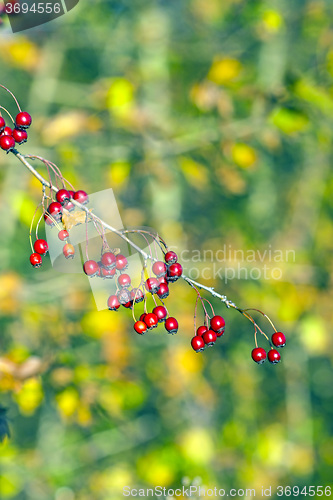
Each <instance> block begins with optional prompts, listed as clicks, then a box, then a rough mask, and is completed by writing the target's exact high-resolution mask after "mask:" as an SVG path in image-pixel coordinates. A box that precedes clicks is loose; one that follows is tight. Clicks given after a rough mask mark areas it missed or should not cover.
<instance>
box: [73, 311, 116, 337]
mask: <svg viewBox="0 0 333 500" xmlns="http://www.w3.org/2000/svg"><path fill="white" fill-rule="evenodd" d="M81 324H82V328H83V330H84V333H85V334H86V335H89V336H90V337H94V338H100V337H102V336H103V335H104V334H105V333H106V332H108V333H109V332H110V331H115V330H118V331H121V328H122V327H123V326H124V325H123V321H122V318H121V317H120V315H118V314H117V313H113V314H112V312H111V311H108V310H105V311H92V312H88V313H87V314H85V315H84V316H83V319H82V323H81Z"/></svg>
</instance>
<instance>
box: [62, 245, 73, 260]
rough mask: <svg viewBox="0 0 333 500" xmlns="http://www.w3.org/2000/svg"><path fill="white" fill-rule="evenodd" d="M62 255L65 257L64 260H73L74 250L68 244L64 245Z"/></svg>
mask: <svg viewBox="0 0 333 500" xmlns="http://www.w3.org/2000/svg"><path fill="white" fill-rule="evenodd" d="M62 253H63V254H64V256H65V257H66V259H74V255H75V248H74V247H73V245H71V244H70V243H66V245H65V246H64V248H63V249H62Z"/></svg>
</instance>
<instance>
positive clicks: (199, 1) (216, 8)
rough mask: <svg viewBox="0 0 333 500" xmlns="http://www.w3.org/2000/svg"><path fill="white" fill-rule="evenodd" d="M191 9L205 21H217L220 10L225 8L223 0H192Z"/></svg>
mask: <svg viewBox="0 0 333 500" xmlns="http://www.w3.org/2000/svg"><path fill="white" fill-rule="evenodd" d="M192 3H193V7H192V9H193V11H194V13H195V14H196V15H197V17H199V18H200V22H202V20H204V21H206V22H207V23H214V22H218V20H219V19H220V17H221V14H222V12H223V11H224V10H225V9H226V5H225V4H224V2H221V1H220V0H209V1H207V0H194V1H193V2H192Z"/></svg>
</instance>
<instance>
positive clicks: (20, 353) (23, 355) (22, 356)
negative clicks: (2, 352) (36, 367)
mask: <svg viewBox="0 0 333 500" xmlns="http://www.w3.org/2000/svg"><path fill="white" fill-rule="evenodd" d="M7 357H8V359H10V360H11V361H13V362H14V363H23V361H25V360H26V359H27V358H28V357H29V351H28V349H27V348H26V347H25V346H23V345H21V346H20V345H18V346H15V347H13V348H12V349H11V350H10V351H9V353H8V355H7Z"/></svg>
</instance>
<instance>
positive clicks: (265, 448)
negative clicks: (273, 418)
mask: <svg viewBox="0 0 333 500" xmlns="http://www.w3.org/2000/svg"><path fill="white" fill-rule="evenodd" d="M284 434H285V432H284V428H283V426H282V425H280V424H275V425H272V426H269V427H268V428H266V429H265V430H264V432H262V433H261V435H260V438H259V439H258V443H259V445H258V453H259V455H260V457H261V459H262V462H263V463H265V464H267V465H269V466H274V467H276V466H281V465H283V463H284V460H285V455H286V443H285V441H284Z"/></svg>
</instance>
